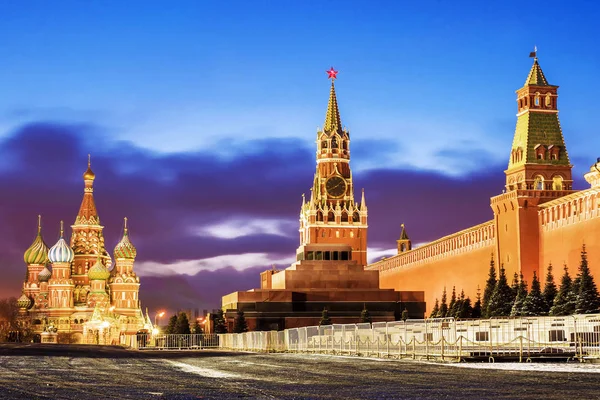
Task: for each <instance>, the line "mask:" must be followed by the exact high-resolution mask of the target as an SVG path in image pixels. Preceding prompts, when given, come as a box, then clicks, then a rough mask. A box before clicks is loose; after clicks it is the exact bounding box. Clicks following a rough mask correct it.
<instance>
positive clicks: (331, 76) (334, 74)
mask: <svg viewBox="0 0 600 400" xmlns="http://www.w3.org/2000/svg"><path fill="white" fill-rule="evenodd" d="M325 72H327V75H329V76H328V79H332V80H335V79H337V74H338V71H336V70H335V69H333V67H331V68H330V69H329V70H328V71H325Z"/></svg>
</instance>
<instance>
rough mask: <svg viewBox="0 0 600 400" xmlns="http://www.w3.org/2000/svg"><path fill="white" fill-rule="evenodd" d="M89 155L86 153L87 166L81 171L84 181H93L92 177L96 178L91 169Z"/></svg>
mask: <svg viewBox="0 0 600 400" xmlns="http://www.w3.org/2000/svg"><path fill="white" fill-rule="evenodd" d="M90 165H91V156H90V155H89V154H88V167H87V170H86V171H85V172H84V173H83V179H84V180H86V181H93V180H94V179H96V174H94V171H92V168H91V166H90Z"/></svg>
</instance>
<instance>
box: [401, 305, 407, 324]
mask: <svg viewBox="0 0 600 400" xmlns="http://www.w3.org/2000/svg"><path fill="white" fill-rule="evenodd" d="M400 318H401V319H402V321H406V320H407V319H408V310H407V309H406V308H404V310H402V316H401V317H400Z"/></svg>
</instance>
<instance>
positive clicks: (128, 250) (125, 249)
mask: <svg viewBox="0 0 600 400" xmlns="http://www.w3.org/2000/svg"><path fill="white" fill-rule="evenodd" d="M114 255H115V259H118V258H125V259H129V260H133V259H134V258H135V256H136V255H137V250H136V249H135V246H134V245H133V244H132V243H131V241H130V240H129V232H128V229H127V218H125V228H124V229H123V238H122V239H121V241H120V242H119V243H117V245H116V246H115V252H114Z"/></svg>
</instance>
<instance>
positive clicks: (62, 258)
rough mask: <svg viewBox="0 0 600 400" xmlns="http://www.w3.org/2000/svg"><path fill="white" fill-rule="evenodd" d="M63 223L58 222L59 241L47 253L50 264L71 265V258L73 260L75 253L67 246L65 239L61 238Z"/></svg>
mask: <svg viewBox="0 0 600 400" xmlns="http://www.w3.org/2000/svg"><path fill="white" fill-rule="evenodd" d="M63 233H64V230H63V222H62V221H60V239H58V242H56V244H55V245H54V246H52V248H50V251H49V252H48V258H49V259H50V262H51V263H53V264H54V263H71V262H73V258H75V253H74V252H73V249H72V248H71V247H70V246H69V245H68V244H67V242H66V241H65V238H64V237H63Z"/></svg>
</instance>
